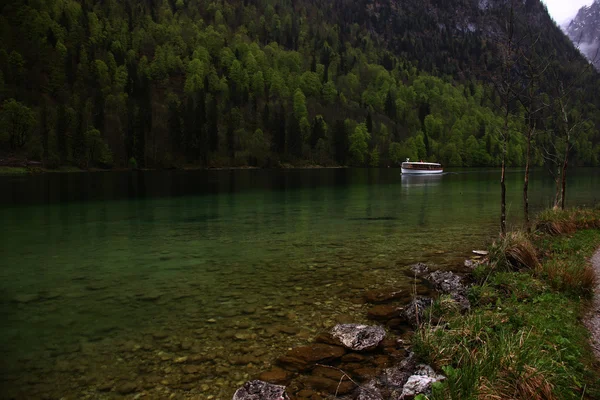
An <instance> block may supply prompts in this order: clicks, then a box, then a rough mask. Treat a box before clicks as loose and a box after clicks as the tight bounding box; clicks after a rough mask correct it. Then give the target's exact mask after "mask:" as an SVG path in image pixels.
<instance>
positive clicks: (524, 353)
mask: <svg viewBox="0 0 600 400" xmlns="http://www.w3.org/2000/svg"><path fill="white" fill-rule="evenodd" d="M599 216H600V209H596V210H575V211H570V212H562V211H560V212H556V211H551V212H546V213H544V214H543V215H542V216H541V218H540V221H544V222H543V224H542V225H538V226H544V227H545V228H544V229H543V233H540V232H537V233H536V234H535V235H534V236H527V235H526V234H524V233H511V234H508V235H506V236H505V237H503V238H501V239H499V240H497V241H496V242H495V243H494V244H493V245H492V246H491V248H490V253H489V258H490V261H489V264H487V265H482V266H480V267H478V269H477V270H476V271H475V273H474V278H475V281H476V282H478V284H477V285H474V286H473V287H471V288H470V290H469V299H470V300H471V303H472V305H473V308H472V311H471V312H470V313H468V314H466V315H461V314H460V313H459V312H457V311H455V310H453V309H451V308H448V309H444V310H443V313H442V315H441V316H440V318H438V319H436V323H425V324H423V325H422V326H421V327H420V329H419V330H418V331H417V333H416V335H415V339H414V350H415V352H416V353H417V354H418V355H419V357H421V358H422V359H423V360H424V361H426V362H429V363H431V365H433V366H434V367H435V368H437V369H439V370H442V371H443V372H444V373H445V374H446V376H447V380H446V381H445V382H443V383H441V384H438V385H436V386H435V387H434V390H433V394H432V395H431V396H430V397H429V398H430V399H436V400H437V399H581V398H590V399H591V398H600V379H599V376H600V372H599V371H598V369H597V365H598V362H597V360H595V359H594V356H593V352H592V351H591V350H590V347H589V346H590V345H589V342H588V335H589V333H588V331H587V329H586V328H585V326H584V325H583V324H582V323H581V319H582V318H583V315H584V313H585V310H586V307H587V305H588V304H589V303H588V301H587V300H586V298H590V297H591V295H592V293H593V288H594V285H595V283H596V280H595V275H594V271H593V269H592V268H591V266H590V265H589V262H588V258H589V256H590V255H591V254H593V252H594V250H595V249H596V248H597V246H598V244H599V243H600V231H599V230H596V229H589V228H594V227H598V226H600V223H599V222H600V218H599ZM550 222H552V223H554V222H556V224H551V223H550ZM548 227H550V228H551V230H550V229H548ZM573 227H574V228H573ZM585 228H588V230H578V229H585ZM571 229H574V230H572V231H571ZM557 232H570V233H571V234H570V235H565V236H555V235H557Z"/></svg>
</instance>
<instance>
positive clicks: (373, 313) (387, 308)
mask: <svg viewBox="0 0 600 400" xmlns="http://www.w3.org/2000/svg"><path fill="white" fill-rule="evenodd" d="M400 310H401V308H400V307H398V306H395V305H393V304H381V305H378V306H374V307H371V308H370V309H369V311H367V318H369V319H372V320H375V321H388V320H390V319H394V318H397V317H398V316H399V315H400Z"/></svg>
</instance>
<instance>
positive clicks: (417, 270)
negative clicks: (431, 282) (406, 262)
mask: <svg viewBox="0 0 600 400" xmlns="http://www.w3.org/2000/svg"><path fill="white" fill-rule="evenodd" d="M410 270H411V271H412V272H413V274H415V275H416V276H423V275H425V274H427V273H428V272H429V267H428V266H427V264H423V263H416V264H413V265H411V266H410Z"/></svg>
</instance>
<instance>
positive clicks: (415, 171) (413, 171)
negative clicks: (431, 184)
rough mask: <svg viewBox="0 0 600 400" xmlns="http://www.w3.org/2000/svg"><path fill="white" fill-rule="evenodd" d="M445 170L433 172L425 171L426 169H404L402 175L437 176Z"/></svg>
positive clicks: (434, 170)
mask: <svg viewBox="0 0 600 400" xmlns="http://www.w3.org/2000/svg"><path fill="white" fill-rule="evenodd" d="M443 172H444V170H443V169H432V170H424V169H408V168H402V174H403V175H404V174H406V175H437V174H441V173H443Z"/></svg>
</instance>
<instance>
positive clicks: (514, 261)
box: [490, 232, 540, 271]
mask: <svg viewBox="0 0 600 400" xmlns="http://www.w3.org/2000/svg"><path fill="white" fill-rule="evenodd" d="M490 263H491V264H492V265H493V266H494V269H496V270H500V271H515V270H520V269H529V270H535V269H536V268H538V266H539V263H540V262H539V260H538V257H537V251H536V249H535V247H534V246H533V244H532V243H531V241H530V240H529V238H528V236H527V235H526V234H525V233H524V232H511V233H509V234H507V235H506V236H504V237H502V238H500V239H499V240H498V241H496V242H494V243H493V244H492V247H491V250H490Z"/></svg>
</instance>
